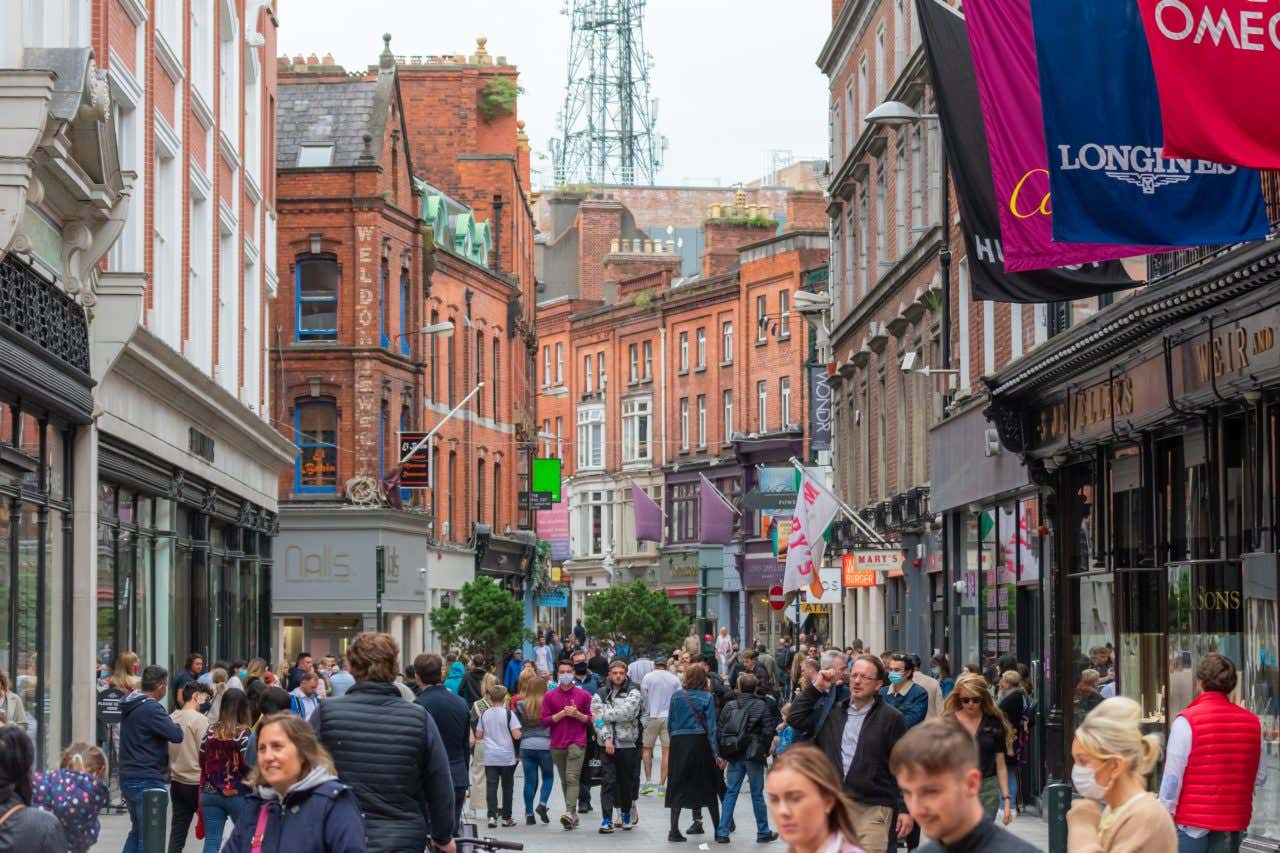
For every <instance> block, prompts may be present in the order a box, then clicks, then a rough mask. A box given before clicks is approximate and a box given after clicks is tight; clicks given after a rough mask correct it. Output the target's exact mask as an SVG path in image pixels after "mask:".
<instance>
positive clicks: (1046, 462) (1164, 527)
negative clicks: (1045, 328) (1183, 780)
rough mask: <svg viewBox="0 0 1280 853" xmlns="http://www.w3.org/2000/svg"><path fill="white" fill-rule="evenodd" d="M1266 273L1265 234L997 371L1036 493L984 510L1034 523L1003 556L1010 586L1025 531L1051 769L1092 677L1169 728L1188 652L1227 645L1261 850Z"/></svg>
mask: <svg viewBox="0 0 1280 853" xmlns="http://www.w3.org/2000/svg"><path fill="white" fill-rule="evenodd" d="M1277 278H1280V249H1278V248H1277V247H1276V246H1275V245H1274V244H1271V243H1267V244H1259V245H1256V246H1251V247H1247V248H1245V249H1241V250H1237V251H1236V252H1233V253H1231V254H1228V255H1226V256H1225V257H1222V258H1219V259H1218V260H1216V261H1215V262H1214V263H1212V264H1208V265H1205V266H1200V267H1196V268H1194V269H1193V270H1191V271H1190V272H1187V273H1184V274H1182V275H1179V276H1176V277H1175V278H1174V279H1173V280H1172V281H1169V282H1166V283H1165V284H1164V285H1163V286H1161V287H1159V288H1148V290H1147V291H1145V292H1143V293H1142V294H1140V295H1137V296H1133V297H1130V298H1129V299H1128V300H1125V301H1124V302H1122V303H1120V304H1117V305H1115V306H1113V307H1112V308H1110V309H1108V310H1107V311H1104V312H1102V313H1099V314H1098V315H1096V316H1095V317H1093V318H1091V319H1090V320H1089V321H1088V322H1087V323H1085V324H1083V325H1082V326H1080V327H1078V328H1077V329H1074V330H1072V331H1071V332H1068V333H1066V334H1065V335H1063V336H1061V337H1062V340H1061V341H1059V340H1057V339H1055V340H1054V341H1052V342H1051V343H1050V344H1049V345H1047V346H1046V347H1044V348H1042V349H1041V350H1037V351H1036V352H1035V353H1034V354H1033V355H1032V356H1031V357H1029V358H1027V359H1024V360H1023V361H1021V362H1018V363H1016V364H1015V365H1013V366H1011V367H1010V368H1009V369H1008V370H1007V371H1006V372H1005V373H1004V374H1002V375H1000V376H997V377H995V378H994V379H993V380H992V382H991V390H992V398H993V405H992V408H991V411H990V416H991V418H992V420H993V421H994V423H995V424H996V426H997V427H998V429H999V430H1000V438H1001V440H1002V442H1003V443H1004V445H1005V446H1006V447H1007V448H1008V449H1009V450H1011V451H1014V452H1018V453H1021V454H1023V455H1024V457H1025V458H1026V460H1027V462H1028V465H1029V467H1030V470H1031V472H1032V475H1033V478H1034V479H1035V480H1036V481H1037V482H1040V483H1042V484H1043V487H1042V488H1041V490H1040V493H1039V495H1038V497H1037V498H1036V499H1034V500H1035V501H1036V503H1034V504H1032V500H1033V499H1031V498H1028V499H1026V501H1023V500H1019V501H1017V502H1015V503H1012V504H1005V505H1001V506H999V507H998V508H997V513H996V517H995V520H994V531H995V532H994V536H995V539H996V542H997V543H999V542H1000V541H1001V538H1002V534H1001V530H1002V519H1003V518H1004V517H1005V516H1004V513H1005V512H1006V511H1009V510H1012V512H1013V513H1014V515H1013V516H1012V517H1010V518H1009V519H1008V522H1009V524H1010V525H1011V526H1012V527H1013V528H1015V529H1020V528H1021V526H1022V514H1023V512H1024V510H1023V509H1022V507H1023V506H1024V503H1025V504H1026V505H1027V506H1028V509H1027V510H1026V515H1027V520H1028V524H1030V522H1031V520H1032V514H1033V513H1034V515H1035V516H1036V517H1038V518H1039V519H1040V525H1038V527H1037V530H1038V533H1039V536H1038V537H1034V538H1032V539H1031V540H1030V541H1031V544H1032V545H1033V548H1032V549H1031V552H1030V553H1029V554H1024V553H1023V550H1022V548H1021V547H1019V548H1018V552H1017V560H1015V563H1016V564H1017V569H1018V574H1017V582H1021V581H1022V579H1023V577H1024V575H1025V573H1026V566H1024V565H1023V560H1024V557H1026V558H1029V559H1030V560H1032V561H1034V560H1036V557H1035V554H1034V545H1035V539H1036V538H1038V539H1039V548H1040V554H1039V558H1038V566H1037V569H1038V570H1039V571H1041V572H1042V574H1043V579H1044V588H1045V595H1044V601H1045V609H1044V620H1043V621H1044V624H1045V625H1046V626H1048V631H1049V632H1050V636H1049V638H1047V645H1046V649H1049V648H1051V649H1052V650H1053V653H1052V654H1046V656H1045V664H1044V676H1045V678H1044V682H1045V684H1046V685H1049V687H1050V690H1049V691H1048V692H1050V693H1051V694H1052V695H1051V696H1050V700H1051V704H1052V707H1051V709H1050V714H1049V718H1048V721H1047V722H1048V728H1049V742H1048V743H1047V744H1046V747H1047V749H1048V751H1049V774H1050V775H1051V776H1055V777H1056V778H1063V777H1062V773H1063V771H1064V769H1065V768H1064V762H1065V759H1066V757H1067V756H1068V755H1069V753H1068V752H1067V749H1068V745H1069V739H1070V736H1071V731H1072V729H1073V728H1074V726H1075V725H1077V724H1078V723H1079V721H1080V719H1082V718H1083V716H1084V714H1085V713H1086V712H1087V710H1088V707H1089V706H1090V705H1091V704H1092V702H1093V701H1095V700H1094V699H1093V698H1092V688H1091V684H1092V683H1093V682H1094V680H1095V673H1096V675H1097V677H1098V678H1099V679H1100V681H1101V683H1102V684H1103V685H1104V686H1106V685H1107V684H1108V682H1111V683H1112V685H1113V686H1111V687H1109V688H1108V691H1109V690H1111V689H1114V691H1115V692H1116V694H1117V695H1123V696H1128V697H1130V698H1132V699H1134V700H1135V701H1137V702H1138V703H1139V704H1140V706H1141V708H1142V716H1143V726H1144V727H1145V728H1147V729H1149V730H1151V731H1154V732H1158V733H1162V734H1165V735H1167V732H1168V726H1169V723H1170V722H1171V721H1172V720H1173V718H1174V717H1176V716H1177V714H1178V713H1179V712H1181V711H1182V709H1183V708H1185V707H1186V705H1187V704H1188V703H1189V702H1190V701H1191V699H1192V698H1193V693H1194V690H1195V687H1194V676H1193V673H1194V669H1195V665H1196V662H1197V661H1198V659H1199V658H1200V656H1201V655H1203V654H1204V653H1206V652H1208V651H1218V652H1221V653H1222V654H1225V655H1227V656H1228V657H1230V658H1231V659H1232V660H1233V661H1234V662H1235V663H1236V665H1237V666H1238V667H1239V669H1240V683H1239V686H1238V688H1237V690H1236V691H1235V693H1233V695H1232V699H1233V700H1234V701H1236V702H1238V703H1240V704H1242V705H1244V706H1245V707H1247V708H1248V709H1250V710H1251V711H1253V712H1254V713H1256V714H1257V715H1258V716H1259V717H1260V718H1261V720H1262V736H1263V757H1264V760H1265V761H1266V762H1267V763H1268V765H1269V767H1268V771H1269V772H1268V780H1267V783H1266V785H1265V786H1264V787H1261V788H1259V789H1258V790H1257V792H1256V795H1255V798H1254V812H1253V824H1252V825H1251V827H1250V839H1249V841H1248V845H1249V848H1250V849H1259V850H1276V849H1280V736H1278V734H1277V732H1278V730H1280V706H1278V705H1277V701H1278V699H1277V697H1280V670H1278V669H1277V659H1278V658H1280V636H1278V634H1277V622H1276V620H1277V601H1276V590H1277V582H1278V580H1280V577H1278V575H1277V565H1278V564H1277V546H1278V545H1280V540H1278V539H1277V535H1276V534H1277V525H1278V524H1280V486H1277V484H1278V483H1280V349H1277V348H1276V345H1275V337H1276V332H1277V330H1278V329H1280V299H1278V298H1277V297H1276V295H1275V294H1274V292H1273V291H1274V288H1273V287H1271V286H1269V284H1270V282H1272V281H1273V280H1275V279H1277ZM971 532H972V533H973V534H974V536H975V541H976V542H977V544H978V550H979V557H978V560H977V564H978V565H979V566H981V565H982V563H981V560H982V556H981V555H982V554H983V553H985V552H986V543H987V537H988V535H989V531H988V530H987V529H985V525H984V523H983V522H982V521H981V519H979V521H978V526H977V529H976V530H973V531H971ZM965 541H966V546H965V547H966V548H969V547H970V546H969V544H968V539H966V540H965ZM994 550H995V553H996V554H997V558H998V555H999V547H998V545H997V547H996V548H995V549H994ZM971 562H972V561H971ZM1001 579H1003V580H1006V581H1007V580H1008V577H1007V575H1006V576H1002V575H999V574H998V577H997V580H1001ZM1019 633H1020V632H1019V630H1018V626H1016V625H1015V626H1013V631H1012V634H1013V636H1012V638H1011V640H1010V641H1011V642H1014V643H1016V642H1017V638H1018V634H1019ZM983 642H984V644H985V642H986V640H985V637H984V639H983ZM1000 642H1003V640H1002V639H1000V638H998V639H997V640H996V643H997V645H998V644H999V643H1000Z"/></svg>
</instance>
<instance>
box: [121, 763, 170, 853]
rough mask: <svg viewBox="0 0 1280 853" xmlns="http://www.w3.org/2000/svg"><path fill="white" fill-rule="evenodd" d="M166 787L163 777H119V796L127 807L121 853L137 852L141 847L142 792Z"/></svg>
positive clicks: (166, 788) (165, 789)
mask: <svg viewBox="0 0 1280 853" xmlns="http://www.w3.org/2000/svg"><path fill="white" fill-rule="evenodd" d="M157 789H158V790H161V791H164V792H165V793H166V794H167V793H168V790H169V789H168V787H167V786H166V785H165V783H164V780H163V779H121V780H120V796H122V797H124V804H125V805H126V806H127V807H128V809H129V835H128V836H127V837H126V838H125V840H124V849H123V851H122V853H138V851H140V850H141V849H142V792H143V791H150V790H157Z"/></svg>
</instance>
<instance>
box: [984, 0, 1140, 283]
mask: <svg viewBox="0 0 1280 853" xmlns="http://www.w3.org/2000/svg"><path fill="white" fill-rule="evenodd" d="M964 12H965V23H966V24H967V25H968V32H969V48H970V50H971V51H972V53H973V70H974V72H975V74H976V75H977V79H978V96H979V97H980V99H981V101H982V121H983V125H984V127H985V128H986V131H987V145H988V146H989V148H990V156H991V176H992V180H993V181H994V184H995V193H996V200H997V202H998V203H999V212H1000V236H1001V238H1002V242H1003V245H1004V268H1005V269H1006V270H1010V271H1018V270H1038V269H1045V268H1048V267H1061V266H1067V265H1069V264H1080V263H1086V262H1088V261H1106V260H1112V259H1115V258H1126V257H1130V256H1132V255H1145V254H1148V253H1149V252H1151V251H1159V250H1158V249H1155V250H1153V249H1152V248H1151V247H1144V246H1112V245H1107V244H1097V243H1055V242H1053V209H1052V208H1053V205H1052V204H1051V202H1050V198H1051V197H1050V194H1049V161H1048V156H1047V152H1046V151H1045V145H1044V118H1043V116H1042V115H1041V112H1040V81H1039V79H1038V78H1037V76H1036V48H1035V40H1034V34H1033V32H1032V29H1031V2H1030V0H970V2H968V3H965V5H964Z"/></svg>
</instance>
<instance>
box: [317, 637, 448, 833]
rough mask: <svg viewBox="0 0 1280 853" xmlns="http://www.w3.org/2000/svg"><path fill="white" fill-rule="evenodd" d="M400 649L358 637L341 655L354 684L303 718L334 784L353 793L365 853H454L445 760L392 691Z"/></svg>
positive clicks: (432, 728) (434, 732)
mask: <svg viewBox="0 0 1280 853" xmlns="http://www.w3.org/2000/svg"><path fill="white" fill-rule="evenodd" d="M399 660H400V647H399V646H398V645H397V644H396V641H395V639H393V638H392V636H391V635H390V634H373V633H367V634H359V635H357V636H356V638H355V640H353V641H352V643H351V648H350V650H349V651H348V652H347V661H348V663H349V664H350V669H351V674H352V675H353V676H355V679H356V683H355V685H354V686H352V687H351V689H350V690H348V691H347V692H346V694H345V695H343V696H339V697H337V698H334V699H328V700H326V701H324V702H322V703H320V707H319V708H317V709H316V711H315V713H314V714H313V715H312V717H311V725H312V726H313V727H314V728H315V730H316V735H317V736H318V737H319V738H320V742H321V743H322V744H324V746H325V748H326V749H327V750H329V753H330V754H331V755H332V756H333V763H334V765H335V766H336V768H337V771H338V777H339V778H340V779H341V780H342V781H343V782H345V783H346V784H348V785H350V786H351V787H352V788H354V789H355V792H356V798H357V799H358V800H359V801H360V811H361V812H363V813H364V826H365V838H366V840H367V842H368V846H369V851H370V853H401V851H405V850H414V851H418V850H422V849H423V848H425V847H426V846H427V841H428V839H430V840H431V841H434V842H435V844H436V848H437V849H438V850H441V851H446V853H454V845H453V831H454V825H453V821H454V818H453V815H454V809H453V779H452V776H451V775H450V773H449V755H448V753H447V752H446V751H445V746H444V742H443V740H442V739H441V737H440V731H439V730H438V729H437V728H436V724H435V721H434V720H432V719H431V715H430V714H429V713H427V709H426V708H423V707H422V706H421V705H418V704H415V703H413V702H406V701H405V700H404V698H403V697H402V696H401V694H400V691H399V690H398V689H397V688H396V686H395V685H394V684H393V683H392V682H393V681H394V680H395V677H396V672H397V671H398V669H399Z"/></svg>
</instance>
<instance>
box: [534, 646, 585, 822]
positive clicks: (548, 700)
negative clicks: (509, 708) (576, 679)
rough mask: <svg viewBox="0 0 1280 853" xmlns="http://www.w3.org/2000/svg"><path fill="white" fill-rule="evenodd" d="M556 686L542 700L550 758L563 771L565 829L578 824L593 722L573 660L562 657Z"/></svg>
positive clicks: (561, 779)
mask: <svg viewBox="0 0 1280 853" xmlns="http://www.w3.org/2000/svg"><path fill="white" fill-rule="evenodd" d="M556 681H557V682H558V683H557V685H556V688H555V689H554V690H550V691H548V692H547V695H546V697H545V698H544V699H543V700H542V724H543V725H544V726H547V727H548V728H550V729H551V760H552V761H553V762H554V763H555V765H556V772H557V773H559V774H560V787H561V790H562V792H563V793H564V802H565V808H566V809H567V811H566V812H565V813H564V814H563V815H561V817H560V823H561V825H562V826H564V828H565V829H573V828H575V827H576V826H577V825H578V812H577V809H578V779H579V777H580V776H581V774H582V757H583V755H585V754H586V751H587V725H588V724H589V723H590V722H591V694H590V693H588V692H587V691H585V690H583V689H582V688H581V687H578V686H577V685H576V684H574V683H573V664H572V663H570V662H569V661H567V660H562V661H560V663H559V665H558V666H557V667H556Z"/></svg>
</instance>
